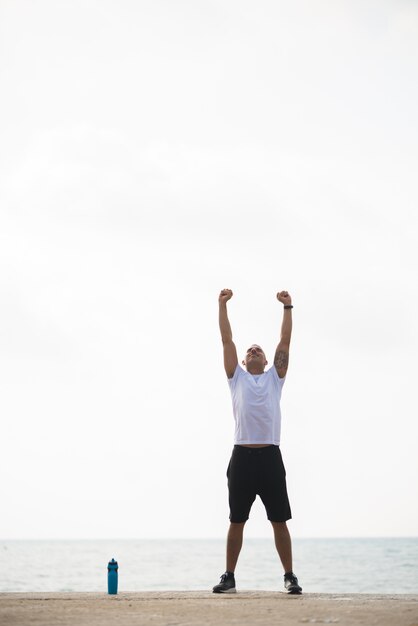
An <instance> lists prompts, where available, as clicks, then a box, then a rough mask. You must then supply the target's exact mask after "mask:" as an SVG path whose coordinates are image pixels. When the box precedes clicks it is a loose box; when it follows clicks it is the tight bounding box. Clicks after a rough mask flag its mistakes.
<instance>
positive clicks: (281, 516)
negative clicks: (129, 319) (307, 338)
mask: <svg viewBox="0 0 418 626" xmlns="http://www.w3.org/2000/svg"><path fill="white" fill-rule="evenodd" d="M232 295H233V294H232V291H231V290H230V289H223V290H222V291H221V293H220V295H219V327H220V331H221V337H222V343H223V352H224V366H225V371H226V375H227V377H228V383H229V387H230V391H231V396H232V406H233V412H234V418H235V441H234V443H235V445H234V449H233V452H232V456H231V460H230V463H229V466H228V471H227V477H228V490H229V507H230V516H229V519H230V522H231V523H230V526H229V531H228V537H227V545H226V572H225V574H223V575H222V576H221V582H220V584H219V585H216V586H215V587H214V588H213V592H214V593H235V592H236V588H235V575H234V572H235V566H236V564H237V561H238V556H239V553H240V551H241V547H242V538H243V531H244V525H245V523H246V521H247V520H248V517H249V513H250V509H251V506H252V504H253V502H254V500H255V498H256V496H257V495H259V496H260V498H261V500H262V501H263V504H264V506H265V509H266V512H267V517H268V519H269V520H270V522H271V524H272V526H273V531H274V539H275V544H276V548H277V552H278V554H279V557H280V560H281V562H282V565H283V569H284V586H285V589H286V590H287V591H288V593H293V594H296V593H297V594H300V593H302V588H301V587H300V586H299V584H298V579H297V578H296V576H295V575H294V574H293V571H292V544H291V539H290V534H289V531H288V528H287V525H286V521H287V520H289V519H291V516H292V515H291V511H290V505H289V499H288V496H287V488H286V471H285V468H284V465H283V461H282V456H281V452H280V448H279V445H280V425H281V414H280V397H281V393H282V387H283V383H284V381H285V377H286V372H287V367H288V363H289V345H290V337H291V334H292V308H293V306H292V299H291V297H290V295H289V294H288V292H287V291H281V292H280V293H278V294H277V299H278V300H279V302H281V303H282V304H283V305H284V310H283V322H282V328H281V337H280V342H279V344H278V346H277V349H276V353H275V356H274V367H271V368H269V369H268V370H267V371H265V367H266V365H267V360H266V356H265V354H264V351H263V350H262V349H261V348H260V346H258V345H257V344H253V345H252V346H250V347H249V348H248V350H247V352H246V355H245V359H244V361H242V364H243V365H244V366H245V368H246V370H244V369H243V368H242V367H241V366H240V365H239V364H238V357H237V350H236V347H235V344H234V342H233V341H232V331H231V325H230V323H229V319H228V312H227V302H228V300H230V299H231V298H232Z"/></svg>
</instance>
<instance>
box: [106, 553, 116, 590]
mask: <svg viewBox="0 0 418 626" xmlns="http://www.w3.org/2000/svg"><path fill="white" fill-rule="evenodd" d="M107 592H108V593H111V594H115V593H117V592H118V564H117V561H115V559H112V560H111V561H109V564H108V566H107Z"/></svg>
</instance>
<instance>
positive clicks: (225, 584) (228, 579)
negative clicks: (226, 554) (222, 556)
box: [213, 572, 237, 593]
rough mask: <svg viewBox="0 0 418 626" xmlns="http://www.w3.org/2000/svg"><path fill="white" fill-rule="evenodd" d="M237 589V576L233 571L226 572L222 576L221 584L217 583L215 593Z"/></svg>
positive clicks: (234, 591) (233, 591) (231, 591)
mask: <svg viewBox="0 0 418 626" xmlns="http://www.w3.org/2000/svg"><path fill="white" fill-rule="evenodd" d="M236 592H237V590H236V589H235V576H234V573H233V572H225V574H222V576H221V582H220V583H219V585H215V586H214V588H213V593H236Z"/></svg>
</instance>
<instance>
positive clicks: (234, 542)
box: [226, 522, 245, 572]
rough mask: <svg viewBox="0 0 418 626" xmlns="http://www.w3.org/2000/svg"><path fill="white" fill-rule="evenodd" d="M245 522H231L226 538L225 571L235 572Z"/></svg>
mask: <svg viewBox="0 0 418 626" xmlns="http://www.w3.org/2000/svg"><path fill="white" fill-rule="evenodd" d="M244 526H245V522H242V523H238V524H237V523H234V522H231V524H230V526H229V531H228V537H227V540H226V571H227V572H235V567H236V565H237V561H238V557H239V553H240V552H241V547H242V537H243V534H244Z"/></svg>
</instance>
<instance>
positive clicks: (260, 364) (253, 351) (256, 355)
mask: <svg viewBox="0 0 418 626" xmlns="http://www.w3.org/2000/svg"><path fill="white" fill-rule="evenodd" d="M242 364H243V365H245V367H246V368H247V372H249V373H250V374H262V373H263V372H264V368H265V367H266V365H267V359H266V355H265V354H264V351H263V350H262V348H260V346H259V345H257V344H256V343H253V345H252V346H250V347H249V348H248V350H247V352H246V353H245V359H244V361H243V362H242Z"/></svg>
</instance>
